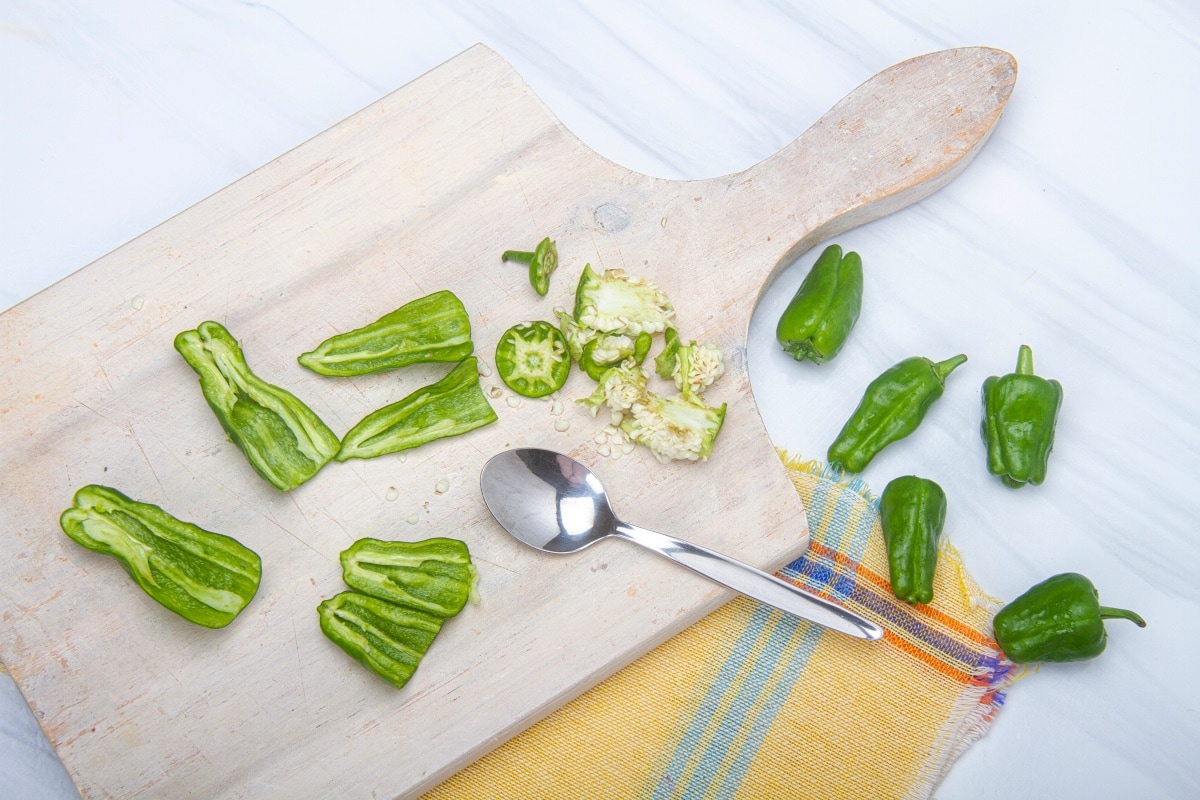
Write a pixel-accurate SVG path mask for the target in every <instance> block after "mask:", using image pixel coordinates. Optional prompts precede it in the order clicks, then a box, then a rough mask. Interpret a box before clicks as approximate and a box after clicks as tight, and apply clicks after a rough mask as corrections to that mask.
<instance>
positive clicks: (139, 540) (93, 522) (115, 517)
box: [59, 484, 262, 628]
mask: <svg viewBox="0 0 1200 800" xmlns="http://www.w3.org/2000/svg"><path fill="white" fill-rule="evenodd" d="M59 524H60V525H62V529H63V532H64V533H66V534H67V536H69V537H71V538H72V539H73V540H75V541H76V542H77V543H79V544H80V545H83V546H84V547H86V548H87V549H88V550H92V551H94V552H97V553H103V554H105V555H110V556H112V557H113V558H115V559H116V560H117V561H118V562H119V563H120V564H121V566H122V567H124V569H125V571H126V572H128V573H129V576H130V577H131V578H133V580H134V582H136V583H137V585H138V586H140V587H141V588H142V590H143V591H145V592H146V594H148V595H149V596H150V597H151V598H153V599H154V600H156V601H158V602H159V603H161V604H162V605H163V606H165V607H167V608H169V609H170V610H171V611H174V612H175V613H176V614H178V615H179V616H181V617H183V618H184V619H186V620H188V621H189V622H194V623H196V624H197V625H203V626H204V627H206V628H223V627H225V626H226V625H228V624H229V623H230V622H232V621H233V619H234V618H235V617H236V616H237V615H238V614H239V613H241V611H242V609H243V608H245V607H246V605H247V604H248V603H249V602H250V601H251V600H252V599H253V598H254V595H255V593H256V592H257V591H258V585H259V582H260V581H261V579H262V560H261V559H260V558H259V557H258V554H257V553H255V552H254V551H253V550H250V549H249V548H247V547H246V546H244V545H243V544H241V543H240V542H238V541H237V540H236V539H233V538H231V537H229V536H225V535H224V534H220V533H213V532H212V531H206V530H204V529H203V528H200V527H198V526H196V525H193V524H192V523H190V522H184V521H182V520H179V519H176V518H175V517H173V516H171V515H170V514H168V513H167V512H166V511H163V510H162V509H161V508H159V507H158V506H155V505H151V504H149V503H140V502H138V501H136V500H132V499H130V498H129V497H126V496H125V495H124V494H122V493H121V492H119V491H117V490H116V489H112V488H109V487H107V486H97V485H94V484H93V485H90V486H84V487H83V488H82V489H80V490H79V491H77V492H76V493H75V498H74V503H73V505H72V507H71V508H68V509H67V510H66V511H64V512H63V514H62V517H61V518H60V519H59Z"/></svg>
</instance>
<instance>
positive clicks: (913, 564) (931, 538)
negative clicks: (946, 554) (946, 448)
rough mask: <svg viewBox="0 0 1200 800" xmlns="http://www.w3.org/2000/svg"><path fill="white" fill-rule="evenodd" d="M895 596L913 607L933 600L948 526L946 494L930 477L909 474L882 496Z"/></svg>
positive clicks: (881, 512)
mask: <svg viewBox="0 0 1200 800" xmlns="http://www.w3.org/2000/svg"><path fill="white" fill-rule="evenodd" d="M879 522H880V525H881V526H882V528H883V538H884V541H885V542H886V543H887V552H888V570H889V573H890V575H891V582H892V594H894V595H896V597H898V598H899V599H901V600H903V601H904V602H906V603H909V604H910V605H915V604H917V603H928V602H929V601H930V600H932V599H933V573H934V570H935V569H936V567H937V557H938V540H939V539H940V538H941V535H942V527H943V526H944V525H945V524H946V493H945V492H944V491H942V487H941V486H938V485H937V484H936V483H934V482H933V481H931V480H929V479H927V478H918V477H917V476H916V475H906V476H904V477H901V478H896V479H895V480H893V481H891V482H890V483H888V485H887V486H886V487H884V489H883V494H882V495H880V497H879Z"/></svg>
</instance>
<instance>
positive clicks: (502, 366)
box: [496, 320, 571, 397]
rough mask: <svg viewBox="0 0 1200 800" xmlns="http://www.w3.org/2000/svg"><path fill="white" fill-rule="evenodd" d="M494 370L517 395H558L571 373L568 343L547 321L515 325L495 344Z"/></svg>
mask: <svg viewBox="0 0 1200 800" xmlns="http://www.w3.org/2000/svg"><path fill="white" fill-rule="evenodd" d="M496 371H497V372H499V373H500V380H502V381H504V383H505V384H506V385H507V386H508V388H510V389H512V390H513V391H514V392H516V393H517V394H519V395H524V396H525V397H545V396H546V395H548V394H550V393H552V392H557V391H558V390H559V389H561V388H562V387H563V384H565V383H566V382H567V375H569V374H570V372H571V357H570V355H569V354H568V353H567V340H566V338H564V337H563V335H562V332H561V331H560V330H559V329H558V328H556V327H554V326H553V325H551V324H550V323H549V322H542V321H540V320H539V321H537V322H522V323H520V324H518V325H514V326H512V327H511V328H509V329H508V330H506V331H505V332H504V334H503V335H502V336H501V337H500V341H499V343H498V344H497V345H496Z"/></svg>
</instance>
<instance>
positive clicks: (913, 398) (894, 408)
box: [828, 355, 967, 472]
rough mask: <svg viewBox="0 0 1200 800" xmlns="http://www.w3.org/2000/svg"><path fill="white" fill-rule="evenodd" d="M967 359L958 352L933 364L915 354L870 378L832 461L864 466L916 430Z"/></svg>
mask: <svg viewBox="0 0 1200 800" xmlns="http://www.w3.org/2000/svg"><path fill="white" fill-rule="evenodd" d="M966 360H967V357H966V356H965V355H957V356H954V357H953V358H948V359H946V360H945V361H940V362H938V363H936V364H935V363H934V362H932V361H930V360H929V359H928V358H922V357H920V356H914V357H912V358H906V359H904V360H903V361H901V362H900V363H899V364H896V365H895V366H893V367H891V368H889V369H888V370H886V371H885V372H884V373H883V374H882V375H880V376H879V377H878V378H876V379H875V380H873V381H871V383H870V384H869V385H868V386H867V390H866V392H865V393H864V394H863V398H862V400H861V401H860V402H859V404H858V408H856V409H855V410H854V413H853V414H851V415H850V419H848V420H847V421H846V424H845V425H844V426H842V430H841V432H840V433H838V435H837V438H836V439H834V441H833V444H831V445H830V446H829V453H828V457H829V463H830V464H834V465H838V466H841V467H843V468H844V469H846V470H847V471H849V472H862V471H863V470H864V469H866V468H867V465H868V464H870V463H871V459H873V458H875V456H877V455H879V452H880V451H881V450H883V448H885V447H887V446H888V445H889V444H891V443H892V442H895V441H898V440H900V439H903V438H904V437H905V436H908V435H909V434H910V433H912V432H913V431H915V430H916V429H917V426H918V425H920V424H921V420H923V419H925V413H926V412H927V411H928V410H929V407H930V406H932V405H933V403H934V401H935V400H937V399H938V398H939V397H941V396H942V393H943V392H944V391H945V390H946V376H947V375H949V374H950V373H951V372H953V371H954V369H955V368H956V367H958V366H959V365H960V364H962V363H963V362H965V361H966Z"/></svg>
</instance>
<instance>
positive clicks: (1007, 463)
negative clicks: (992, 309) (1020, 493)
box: [979, 345, 1063, 489]
mask: <svg viewBox="0 0 1200 800" xmlns="http://www.w3.org/2000/svg"><path fill="white" fill-rule="evenodd" d="M1062 397H1063V389H1062V384H1061V383H1059V382H1058V381H1054V380H1046V379H1045V378H1039V377H1038V376H1037V375H1034V374H1033V350H1031V349H1030V348H1029V347H1028V346H1027V345H1021V348H1020V350H1019V351H1018V352H1017V371H1016V372H1012V373H1009V374H1008V375H1003V376H999V377H997V376H995V375H993V376H992V377H990V378H988V379H987V380H985V381H984V382H983V392H982V399H983V421H982V422H981V423H980V425H979V432H980V435H981V436H982V437H983V442H984V444H985V445H987V465H988V472H990V473H992V474H993V475H998V476H999V477H1000V480H1002V481H1004V484H1005V485H1006V486H1011V487H1012V488H1014V489H1016V488H1019V487H1021V486H1024V485H1025V484H1027V483H1032V484H1034V485H1035V486H1036V485H1038V484H1040V483H1041V482H1042V481H1044V480H1045V479H1046V465H1047V463H1048V462H1049V460H1050V451H1051V450H1052V449H1053V448H1054V427H1055V424H1056V423H1057V422H1058V409H1059V407H1060V406H1061V405H1062Z"/></svg>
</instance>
